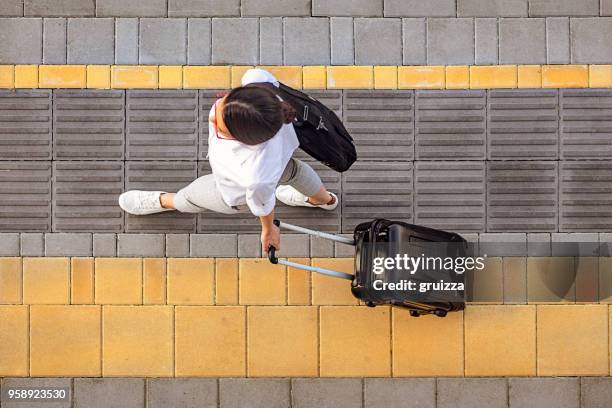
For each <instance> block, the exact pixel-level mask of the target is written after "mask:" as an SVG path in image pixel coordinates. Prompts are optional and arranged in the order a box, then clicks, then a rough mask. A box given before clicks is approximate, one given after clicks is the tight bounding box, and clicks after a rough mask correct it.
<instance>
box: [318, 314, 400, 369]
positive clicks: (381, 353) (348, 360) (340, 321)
mask: <svg viewBox="0 0 612 408" xmlns="http://www.w3.org/2000/svg"><path fill="white" fill-rule="evenodd" d="M390 314H391V308H389V307H386V306H379V307H376V308H370V307H365V306H323V307H321V310H320V319H321V320H320V333H321V334H320V336H321V340H320V341H321V345H320V356H321V357H320V359H321V362H320V370H321V372H320V376H321V377H388V376H390V375H391V350H390V346H391V335H390Z"/></svg>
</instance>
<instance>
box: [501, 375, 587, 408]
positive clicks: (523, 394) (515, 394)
mask: <svg viewBox="0 0 612 408" xmlns="http://www.w3.org/2000/svg"><path fill="white" fill-rule="evenodd" d="M579 381H580V379H579V378H509V379H508V384H509V387H508V393H509V397H510V400H509V401H510V406H511V407H513V408H529V407H555V408H579V407H580V384H579Z"/></svg>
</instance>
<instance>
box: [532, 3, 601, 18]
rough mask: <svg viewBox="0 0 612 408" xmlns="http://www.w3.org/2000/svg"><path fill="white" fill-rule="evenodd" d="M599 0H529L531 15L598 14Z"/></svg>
mask: <svg viewBox="0 0 612 408" xmlns="http://www.w3.org/2000/svg"><path fill="white" fill-rule="evenodd" d="M597 15H599V1H598V0H554V1H551V0H529V16H531V17H546V16H597Z"/></svg>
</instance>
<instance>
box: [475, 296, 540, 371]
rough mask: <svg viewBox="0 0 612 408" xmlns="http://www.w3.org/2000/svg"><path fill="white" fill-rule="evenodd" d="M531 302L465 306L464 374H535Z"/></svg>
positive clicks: (533, 311)
mask: <svg viewBox="0 0 612 408" xmlns="http://www.w3.org/2000/svg"><path fill="white" fill-rule="evenodd" d="M535 308H536V307H535V306H468V307H467V308H466V309H465V313H464V319H465V375H466V376H470V377H472V376H474V377H486V376H508V377H509V376H535V375H536V310H535Z"/></svg>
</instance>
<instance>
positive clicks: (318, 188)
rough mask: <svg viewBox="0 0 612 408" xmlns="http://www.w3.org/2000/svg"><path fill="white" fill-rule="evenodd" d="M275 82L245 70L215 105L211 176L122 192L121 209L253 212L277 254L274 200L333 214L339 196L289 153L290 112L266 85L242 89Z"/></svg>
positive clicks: (292, 145)
mask: <svg viewBox="0 0 612 408" xmlns="http://www.w3.org/2000/svg"><path fill="white" fill-rule="evenodd" d="M261 82H270V83H272V84H274V85H275V86H278V81H277V80H276V78H275V77H274V76H273V75H272V74H270V73H269V72H267V71H264V70H261V69H250V70H248V71H247V72H246V73H245V74H244V76H243V77H242V86H241V87H238V88H235V89H233V90H232V91H231V92H230V93H229V94H227V95H226V96H225V97H223V98H221V99H218V100H217V101H215V103H214V105H213V106H212V108H211V110H210V114H209V117H208V122H209V124H208V128H209V136H208V159H209V162H210V167H211V169H212V174H207V175H205V176H202V177H200V178H198V179H197V180H195V181H194V182H192V183H191V184H189V185H188V186H187V187H185V188H183V189H181V190H179V191H178V192H177V193H168V192H164V191H141V190H131V191H127V192H125V193H123V194H121V196H120V197H119V205H120V206H121V208H122V209H123V210H124V211H126V212H128V213H130V214H133V215H148V214H154V213H158V212H163V211H172V210H178V211H180V212H185V213H198V212H201V211H204V210H211V211H216V212H220V213H223V214H235V213H239V212H245V211H249V210H250V211H251V212H252V213H253V214H254V215H255V216H257V217H259V220H260V222H261V228H262V229H261V245H262V248H263V250H264V252H267V251H268V247H270V246H274V247H275V248H276V249H280V231H279V229H278V227H276V226H275V225H274V224H273V220H274V205H275V203H276V200H275V196H276V198H278V199H279V200H280V201H282V202H283V203H285V204H287V205H290V206H303V207H317V208H322V209H324V210H329V211H331V210H334V209H335V208H336V207H337V206H338V197H337V196H336V195H335V194H333V193H330V192H328V191H327V190H326V189H325V186H324V185H323V183H322V182H321V179H320V178H319V176H318V175H317V173H315V171H314V170H313V169H312V167H310V166H309V165H308V164H306V163H304V162H302V161H300V160H297V159H294V158H292V157H291V156H292V155H293V152H294V151H295V150H296V149H297V148H298V145H299V142H298V139H297V135H296V133H295V129H294V128H293V124H292V122H293V121H294V119H295V111H294V109H293V108H292V107H291V106H290V105H289V104H288V103H286V102H283V101H282V99H281V98H280V97H278V96H277V95H275V94H274V93H273V92H272V91H271V90H269V89H266V88H265V87H257V86H251V87H245V86H246V85H248V84H252V83H261Z"/></svg>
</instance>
